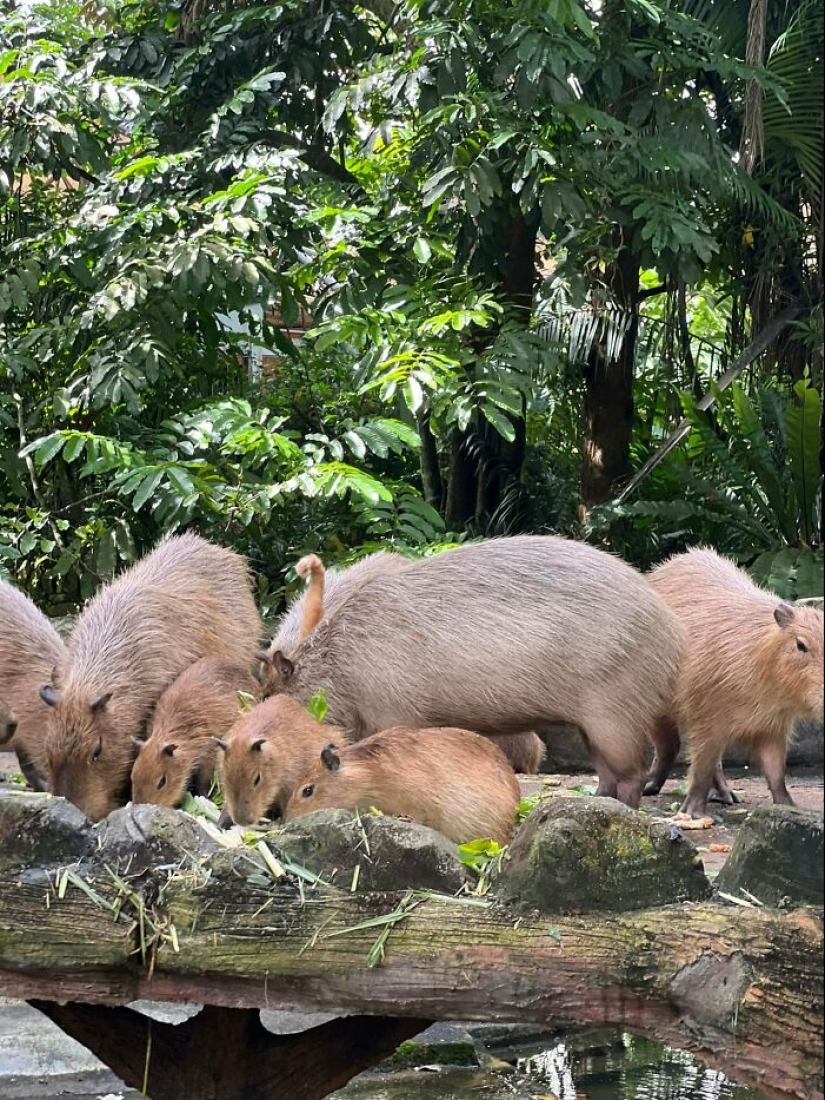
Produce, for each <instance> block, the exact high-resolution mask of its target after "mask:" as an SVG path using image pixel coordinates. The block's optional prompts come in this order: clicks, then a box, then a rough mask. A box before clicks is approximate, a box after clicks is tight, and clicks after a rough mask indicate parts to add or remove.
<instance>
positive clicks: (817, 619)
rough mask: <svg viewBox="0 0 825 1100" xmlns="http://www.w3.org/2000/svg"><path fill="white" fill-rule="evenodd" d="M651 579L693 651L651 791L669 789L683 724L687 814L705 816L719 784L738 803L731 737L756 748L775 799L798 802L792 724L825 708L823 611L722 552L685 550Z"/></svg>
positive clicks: (662, 736) (658, 741)
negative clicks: (773, 587)
mask: <svg viewBox="0 0 825 1100" xmlns="http://www.w3.org/2000/svg"><path fill="white" fill-rule="evenodd" d="M650 584H651V586H652V587H653V588H654V589H655V590H656V592H658V594H659V595H660V596H661V597H662V599H663V600H665V602H666V603H667V604H668V605H669V606H670V607H671V608H672V609H673V611H674V612H675V613H676V615H677V616H678V617H679V619H680V621H681V623H682V625H683V628H684V631H685V649H684V657H683V661H682V665H681V670H680V674H679V680H678V685H677V691H676V695H675V699H674V702H673V703H672V705H671V708H670V711H669V713H668V715H667V716H666V718H665V719H664V720H662V721H661V722H660V723H659V724H658V726H657V727H656V729H655V730H654V736H653V742H654V744H655V746H656V757H655V759H654V762H653V767H652V769H651V773H650V778H649V780H648V784H647V786H646V787H645V791H646V793H648V794H656V793H658V791H659V790H661V787H662V784H663V783H664V781H665V779H666V778H667V775H668V773H669V771H670V768H671V766H672V764H673V761H674V759H675V757H676V754H677V752H678V751H679V727H681V729H682V732H683V733H684V735H685V737H686V738H687V741H688V748H689V752H690V774H689V776H688V794H687V798H686V799H685V802H684V805H683V806H682V809H683V811H684V812H685V813H690V814H694V815H702V814H703V813H704V812H705V807H706V803H707V798H708V795H709V793H710V790H711V787H714V786H715V787H716V788H717V790H718V792H719V794H720V795H721V797H722V800H723V801H725V802H731V801H733V800H734V799H733V795H732V793H731V791H730V790H729V788H728V786H727V784H726V782H725V779H724V774H723V772H722V765H721V761H722V757H723V754H724V751H725V749H726V748H727V746H728V745H731V744H740V745H747V746H750V747H751V748H752V749H753V751H754V752H755V754H756V755H757V757H758V758H759V761H760V763H761V765H762V771H763V772H764V774H765V778H766V780H767V782H768V787H769V788H770V792H771V795H772V796H773V800H774V802H780V803H784V804H786V805H793V800H792V798H791V796H790V794H789V793H788V788H787V787H786V785H785V752H786V747H787V742H788V737H789V735H790V731H791V725H792V722H793V719H794V718H797V717H800V718H801V717H806V718H818V719H820V720H821V719H822V713H823V679H824V678H823V665H822V661H823V615H822V612H821V611H817V610H815V609H814V608H811V607H805V606H803V605H795V606H791V605H790V604H787V603H784V602H783V601H781V600H780V599H778V598H777V597H776V596H774V595H772V594H771V593H770V592H766V591H764V590H763V589H761V588H758V587H757V586H756V585H755V584H754V583H753V581H752V580H751V579H750V577H749V576H748V575H747V573H745V572H744V571H743V570H742V569H739V568H738V567H737V566H736V565H734V563H733V562H732V561H729V560H728V559H727V558H723V557H720V555H719V554H717V553H716V552H715V551H714V550H706V549H698V550H689V551H688V552H687V553H686V554H678V555H676V556H675V557H673V558H671V559H670V560H669V561H667V562H665V563H664V564H663V565H660V566H658V567H657V568H656V569H654V570H653V572H652V573H651V574H650Z"/></svg>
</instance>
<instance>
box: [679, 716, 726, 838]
mask: <svg viewBox="0 0 825 1100" xmlns="http://www.w3.org/2000/svg"><path fill="white" fill-rule="evenodd" d="M718 763H719V748H718V745H717V744H715V743H714V742H713V741H712V740H708V741H704V740H703V738H702V737H701V736H699V735H697V734H696V733H695V732H694V731H691V762H690V772H689V773H688V793H687V798H686V799H685V801H684V802H683V803H682V813H683V814H690V815H691V816H692V817H704V815H705V813H706V812H707V803H708V795H709V794H710V790H711V787H712V786H713V779H714V776H715V774H716V766H717V764H718Z"/></svg>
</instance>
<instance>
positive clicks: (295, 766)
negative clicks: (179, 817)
mask: <svg viewBox="0 0 825 1100" xmlns="http://www.w3.org/2000/svg"><path fill="white" fill-rule="evenodd" d="M333 736H334V737H335V738H336V739H340V740H341V742H342V743H343V742H345V741H346V735H345V734H344V733H343V731H341V730H336V729H331V728H330V727H329V726H325V725H322V724H321V723H320V722H316V720H315V719H314V718H312V717H311V715H309V714H308V713H307V712H306V711H305V710H304V708H303V707H302V706H301V705H300V703H296V702H295V700H294V699H290V698H289V697H288V696H287V695H273V696H272V697H271V698H269V699H265V700H264V702H263V703H260V704H259V705H258V706H257V707H253V709H252V710H250V711H249V712H248V713H247V714H244V715H243V717H241V718H240V719H239V720H238V722H237V723H236V724H235V726H234V727H233V728H232V730H230V733H229V736H228V737H227V738H226V740H222V741H221V742H220V747H221V749H222V750H223V752H222V753H220V754H219V756H218V772H219V775H220V780H221V790H222V792H223V797H224V805H225V807H226V810H227V813H228V814H229V817H230V818H231V819H232V821H233V822H234V823H235V824H236V825H247V826H249V825H257V823H258V822H259V821H260V820H261V819H262V818H264V817H272V818H277V817H280V816H281V815H282V814H283V812H284V809H285V808H286V804H287V802H288V801H289V798H290V795H291V794H292V791H293V790H294V788H295V786H296V784H298V783H300V781H301V780H302V779H303V777H304V776H305V775H306V774H307V772H308V771H309V770H310V768H311V767H312V765H313V764H314V763H315V761H316V760H317V759H318V755H319V753H320V752H321V749H322V748H323V747H324V745H326V744H327V743H328V742H329V740H330V737H333Z"/></svg>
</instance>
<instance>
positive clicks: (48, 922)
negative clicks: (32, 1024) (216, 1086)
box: [0, 862, 825, 1100]
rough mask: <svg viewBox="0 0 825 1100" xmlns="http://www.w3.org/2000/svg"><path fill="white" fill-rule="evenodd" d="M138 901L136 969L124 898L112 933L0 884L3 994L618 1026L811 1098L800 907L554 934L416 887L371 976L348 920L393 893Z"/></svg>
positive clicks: (359, 919)
mask: <svg viewBox="0 0 825 1100" xmlns="http://www.w3.org/2000/svg"><path fill="white" fill-rule="evenodd" d="M86 881H87V883H88V884H90V885H91V886H92V888H93V889H94V891H95V892H96V894H97V896H98V897H99V898H100V899H102V901H103V902H104V903H112V902H114V901H116V900H117V899H118V898H122V893H121V892H120V891H118V890H117V889H116V887H115V886H114V885H113V883H112V880H111V878H108V877H107V876H106V875H104V874H103V873H102V871H101V872H100V874H99V877H98V878H94V876H93V875H91V874H90V876H89V877H88V878H87V879H86ZM138 888H139V889H140V890H141V892H142V894H143V896H145V898H146V899H147V903H148V908H147V913H148V916H145V918H144V929H143V939H144V941H145V942H146V944H147V952H146V956H145V958H142V957H141V953H140V950H139V949H138V947H139V942H140V928H139V926H138V924H137V923H135V921H134V920H132V919H131V917H130V915H129V912H130V911H128V906H126V904H125V903H123V905H122V907H121V910H120V912H121V919H118V920H113V915H112V911H111V909H109V908H107V907H105V905H104V906H101V904H99V903H96V902H95V900H93V899H92V898H91V897H89V896H88V895H87V894H86V893H85V892H83V891H81V890H80V889H78V888H76V887H75V886H73V885H70V886H69V887H68V889H67V890H66V892H65V896H64V897H63V898H62V899H61V898H58V896H57V891H56V888H55V876H54V873H51V874H47V873H46V872H45V871H38V870H34V871H33V870H31V869H29V870H26V871H22V872H21V871H14V870H8V869H7V870H2V871H0V995H2V996H8V997H14V998H18V999H37V1000H47V1001H49V1002H58V1001H60V1002H62V1001H67V1000H72V1001H82V1002H87V1003H101V1004H126V1003H128V1002H129V1001H131V1000H134V999H137V998H148V999H152V1000H161V1001H162V1000H169V1001H195V1002H198V1003H203V1004H211V1005H217V1006H223V1007H227V1008H240V1009H250V1008H268V1007H270V1008H276V1007H278V1008H295V1009H302V1010H313V1011H319V1010H331V1011H345V1012H354V1013H367V1014H371V1015H374V1016H389V1017H408V1018H414V1019H415V1020H417V1021H419V1022H420V1021H421V1020H436V1019H471V1020H490V1021H518V1022H533V1023H539V1024H542V1025H545V1026H547V1027H548V1028H556V1027H572V1026H575V1025H582V1024H585V1025H590V1024H592V1025H606V1026H616V1027H623V1028H627V1029H628V1030H631V1031H634V1032H637V1033H639V1034H642V1035H646V1036H648V1037H651V1038H655V1039H659V1040H661V1041H662V1042H665V1043H667V1044H668V1045H670V1046H673V1047H679V1048H682V1049H685V1050H690V1051H692V1052H693V1053H695V1054H696V1055H697V1056H698V1057H699V1058H700V1059H702V1060H703V1061H704V1062H706V1063H707V1064H709V1065H711V1066H714V1067H717V1068H719V1069H722V1070H724V1071H725V1072H726V1073H727V1074H729V1075H730V1076H731V1077H732V1078H733V1079H734V1080H735V1081H737V1082H738V1083H740V1084H743V1085H753V1086H756V1087H758V1088H761V1089H762V1090H763V1091H764V1093H765V1095H766V1096H767V1097H769V1098H771V1100H779V1098H780V1097H796V1098H800V1100H822V1098H823V1051H822V1040H821V1032H820V1028H821V1020H822V1014H823V1007H825V1005H824V1002H823V973H822V950H823V927H822V919H821V914H819V913H817V912H814V911H808V910H801V911H798V912H791V913H782V912H779V911H770V910H765V909H752V910H747V909H739V908H736V909H732V908H727V907H725V906H722V905H719V904H713V903H703V904H696V905H686V906H673V907H666V908H656V909H647V910H642V911H637V912H632V913H623V914H619V915H616V914H607V915H600V914H591V915H587V916H577V917H555V916H554V917H553V918H552V921H551V920H550V919H548V918H547V917H546V916H544V917H543V916H535V917H521V918H517V917H515V916H514V914H513V913H512V912H510V911H508V910H507V909H505V908H504V907H503V906H501V905H498V904H494V903H484V902H482V903H480V904H478V903H476V902H475V900H474V899H463V900H462V899H456V898H450V897H447V896H444V895H430V894H422V895H420V896H417V897H415V898H414V899H413V900H415V901H417V902H418V904H417V905H415V907H414V908H411V909H409V911H407V912H406V915H404V916H401V917H399V919H398V920H397V923H395V924H394V925H392V926H390V927H389V935H388V937H387V939H386V942H385V944H384V952H385V955H384V958H383V961H379V964H378V965H373V966H371V965H370V961H372V962H373V963H374V962H376V960H377V959H380V952H378V954H376V950H375V949H376V941H377V939H378V937H379V936H382V935H384V934H386V932H387V929H388V926H387V925H372V926H365V922H367V921H370V920H372V919H374V918H376V917H381V916H386V915H388V914H390V913H392V912H393V911H394V910H396V909H397V907H398V904H399V900H400V899H399V896H398V895H392V894H387V895H381V894H366V895H358V894H350V893H343V892H338V891H332V890H324V891H323V892H321V891H320V890H313V888H311V887H309V886H306V887H304V894H303V896H301V895H300V893H299V890H298V888H297V886H296V884H295V882H294V881H293V880H291V879H285V880H279V881H278V882H277V883H275V882H274V881H273V885H272V887H271V888H267V887H264V886H262V885H260V884H250V883H248V882H247V881H246V879H245V878H244V872H243V865H242V864H240V865H239V864H232V865H231V867H230V868H229V869H227V867H226V866H225V862H224V863H223V864H222V863H220V862H219V863H218V864H216V865H215V866H214V867H212V866H210V864H209V863H208V862H206V863H204V864H203V865H202V866H201V867H200V869H198V870H193V869H191V867H190V869H189V870H188V871H187V872H186V873H182V872H181V873H177V874H175V873H171V874H170V873H169V872H168V871H163V872H156V873H155V875H154V876H151V877H149V878H148V879H147V878H145V877H144V879H143V880H142V881H141V882H140V884H139V886H137V885H136V886H135V889H138ZM408 903H409V899H408ZM136 915H137V914H136V912H132V916H136ZM172 928H174V930H175V933H174V935H172V932H171V930H172ZM416 1026H418V1024H416ZM390 1034H391V1029H390ZM253 1038H254V1036H253ZM777 1051H781V1052H782V1054H781V1058H778V1057H777Z"/></svg>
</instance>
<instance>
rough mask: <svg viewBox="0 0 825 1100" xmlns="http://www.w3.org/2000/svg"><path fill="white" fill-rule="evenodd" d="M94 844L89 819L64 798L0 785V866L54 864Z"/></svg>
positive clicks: (87, 850)
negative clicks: (0, 786)
mask: <svg viewBox="0 0 825 1100" xmlns="http://www.w3.org/2000/svg"><path fill="white" fill-rule="evenodd" d="M94 847H95V836H94V832H93V830H92V825H91V823H90V821H89V820H88V818H87V817H86V815H85V814H84V813H83V812H82V811H81V810H78V808H77V807H76V806H73V805H72V804H71V802H67V801H66V799H65V798H53V797H52V795H50V794H35V793H33V792H32V791H25V790H19V791H18V790H12V789H8V788H0V867H18V866H21V867H22V866H25V867H37V866H48V867H54V866H57V865H58V864H62V863H71V862H73V861H75V860H78V859H82V858H83V857H84V856H87V855H88V854H90V853H91V852H92V851H93V850H94Z"/></svg>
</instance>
